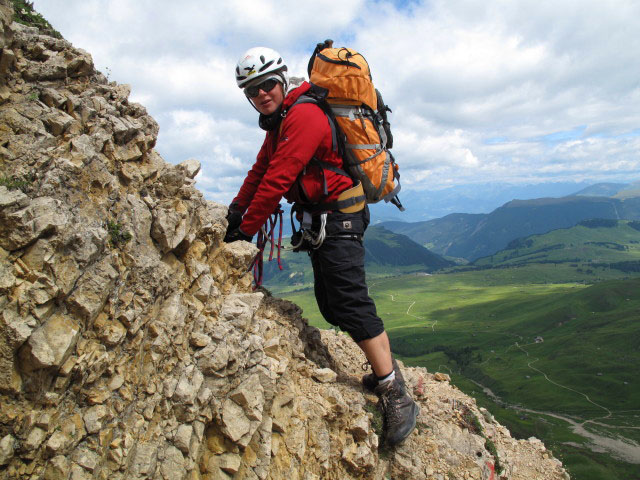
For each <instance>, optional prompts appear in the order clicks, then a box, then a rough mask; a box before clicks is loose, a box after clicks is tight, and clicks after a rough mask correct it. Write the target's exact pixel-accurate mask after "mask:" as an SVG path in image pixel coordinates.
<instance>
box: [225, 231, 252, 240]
mask: <svg viewBox="0 0 640 480" xmlns="http://www.w3.org/2000/svg"><path fill="white" fill-rule="evenodd" d="M238 240H244V241H245V242H251V241H252V240H253V235H247V234H246V233H244V232H243V231H242V230H240V228H235V229H233V230H227V234H226V235H225V236H224V242H225V243H232V242H237V241H238Z"/></svg>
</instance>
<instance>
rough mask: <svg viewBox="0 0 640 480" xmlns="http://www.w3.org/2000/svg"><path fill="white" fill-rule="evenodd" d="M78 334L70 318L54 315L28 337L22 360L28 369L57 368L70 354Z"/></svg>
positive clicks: (78, 330) (75, 324)
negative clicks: (25, 362)
mask: <svg viewBox="0 0 640 480" xmlns="http://www.w3.org/2000/svg"><path fill="white" fill-rule="evenodd" d="M79 334H80V326H79V324H78V323H77V322H76V321H75V320H74V319H73V318H71V317H69V316H67V315H62V314H56V315H54V316H53V317H51V318H50V319H49V320H48V321H47V322H46V323H45V324H44V325H42V326H41V327H39V328H38V329H36V330H35V331H34V332H33V334H32V335H31V337H29V341H28V348H27V349H25V355H23V358H24V359H25V360H26V361H27V362H28V363H27V365H28V367H29V368H32V369H38V368H47V367H59V366H61V365H62V363H63V362H64V360H66V358H67V356H68V355H69V353H70V352H71V349H72V348H73V346H74V345H75V343H76V341H77V339H78V335H79Z"/></svg>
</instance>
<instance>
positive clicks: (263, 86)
mask: <svg viewBox="0 0 640 480" xmlns="http://www.w3.org/2000/svg"><path fill="white" fill-rule="evenodd" d="M277 83H278V81H277V80H274V79H273V78H271V79H269V80H265V81H264V82H262V83H259V84H258V85H254V86H253V87H247V88H245V89H244V93H245V94H246V95H247V97H249V98H256V97H257V96H258V95H260V90H262V91H263V92H264V93H269V92H270V91H271V90H273V87H275V86H276V84H277Z"/></svg>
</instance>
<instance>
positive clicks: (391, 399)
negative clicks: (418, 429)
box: [380, 385, 403, 423]
mask: <svg viewBox="0 0 640 480" xmlns="http://www.w3.org/2000/svg"><path fill="white" fill-rule="evenodd" d="M393 387H394V386H393V385H392V386H391V388H389V390H388V391H387V392H385V393H384V394H383V395H382V396H381V397H380V400H381V401H382V406H383V408H384V411H385V413H386V416H387V419H388V420H389V423H395V422H399V421H400V420H401V415H400V408H399V403H400V400H401V399H402V397H403V395H402V394H401V392H399V391H398V390H397V388H393Z"/></svg>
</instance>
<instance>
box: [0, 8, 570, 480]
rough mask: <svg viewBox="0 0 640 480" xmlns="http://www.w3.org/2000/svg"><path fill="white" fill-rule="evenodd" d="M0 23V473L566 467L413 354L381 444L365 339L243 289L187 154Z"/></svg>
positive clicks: (140, 115)
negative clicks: (402, 410)
mask: <svg viewBox="0 0 640 480" xmlns="http://www.w3.org/2000/svg"><path fill="white" fill-rule="evenodd" d="M0 27H1V30H0V49H1V50H0V312H1V313H0V407H1V408H0V478H7V479H18V478H20V479H50V480H53V479H73V480H81V479H89V478H102V479H143V478H149V479H166V480H169V479H172V480H173V479H193V480H195V479H228V478H236V479H261V480H263V479H282V478H287V479H305V480H312V479H348V478H366V479H384V478H393V479H438V480H444V479H449V480H453V479H496V480H497V479H498V478H502V479H523V480H525V479H526V480H532V479H563V478H568V475H566V473H565V472H564V470H563V468H562V465H561V464H560V462H559V461H558V460H556V459H554V458H553V456H552V455H551V454H550V453H549V452H547V451H546V450H545V447H544V446H543V445H542V444H541V443H540V442H539V441H537V440H535V439H530V440H515V439H513V438H511V436H510V435H509V432H508V431H507V430H506V429H505V428H504V427H502V426H500V425H499V424H497V423H496V422H495V421H494V420H493V419H492V418H491V416H490V415H489V414H488V413H487V412H486V411H481V410H479V409H478V408H477V407H476V405H475V402H474V400H473V399H472V398H469V397H467V396H465V395H464V394H462V393H461V392H460V391H459V390H457V389H456V388H454V387H452V386H451V385H450V384H449V383H448V381H447V378H446V376H444V375H441V374H435V375H432V374H431V373H428V372H427V371H426V370H424V369H420V368H403V371H404V374H405V377H406V378H407V382H408V385H409V386H410V388H411V389H412V391H413V394H414V396H415V397H416V398H417V399H418V401H419V403H420V408H421V413H420V417H419V422H418V427H417V429H416V430H415V432H414V433H413V434H412V435H411V436H410V438H409V439H408V440H407V441H406V442H405V443H404V444H403V445H402V446H400V447H398V448H396V449H395V450H392V451H389V450H385V449H384V448H381V447H379V442H380V437H379V435H380V433H381V427H380V414H379V412H378V410H377V409H376V398H375V397H374V396H371V395H367V394H365V393H364V392H363V390H362V388H361V387H360V384H359V377H358V374H359V373H361V370H359V368H360V364H361V363H362V362H363V361H364V357H363V356H362V354H361V353H360V352H359V351H358V349H357V348H356V347H355V345H354V344H353V342H351V341H350V340H349V339H348V338H347V337H345V336H344V335H340V334H337V333H335V332H326V331H323V332H320V331H319V330H317V329H315V328H312V327H309V326H308V325H307V324H306V321H305V320H304V319H303V318H302V317H301V312H300V309H299V308H298V307H297V306H295V305H293V304H290V303H287V302H285V301H282V300H278V299H275V298H272V297H270V296H269V295H268V293H266V292H253V291H252V289H251V279H250V277H249V276H248V275H247V274H246V273H245V272H246V268H247V265H248V264H249V262H250V261H251V259H252V257H253V255H254V254H255V247H254V246H252V245H249V244H248V243H245V242H236V243H234V244H230V245H226V244H224V243H223V242H222V237H223V234H224V231H225V227H226V221H225V219H224V216H225V214H226V207H224V206H222V205H218V204H215V203H213V202H210V201H206V200H205V199H204V198H203V196H202V195H201V193H200V192H198V190H197V189H196V188H195V187H194V180H193V179H194V177H195V175H196V174H197V172H198V170H199V168H200V166H199V164H198V162H197V161H195V160H186V161H184V162H183V163H181V164H180V165H170V164H167V163H165V162H164V161H163V160H162V158H160V156H159V155H158V153H157V152H156V151H154V149H153V147H154V144H155V141H156V135H157V133H158V126H157V124H156V122H155V121H154V120H153V119H152V118H151V117H149V116H148V115H147V112H146V111H145V109H144V107H143V106H141V105H138V104H135V103H132V102H129V101H128V95H129V87H127V86H126V85H118V84H116V83H114V82H108V81H107V79H106V78H105V77H104V76H103V75H102V74H100V73H99V72H97V71H96V70H95V69H94V66H93V63H92V59H91V57H90V55H89V54H88V53H86V52H84V51H82V50H79V49H76V48H74V47H73V46H72V45H70V44H69V43H68V42H66V41H65V40H63V39H58V38H54V37H51V36H48V35H45V34H42V33H41V32H40V31H39V30H38V29H37V28H35V27H29V26H24V25H21V24H18V23H12V11H11V4H10V3H9V2H8V0H0ZM497 462H499V464H498V465H497Z"/></svg>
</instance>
